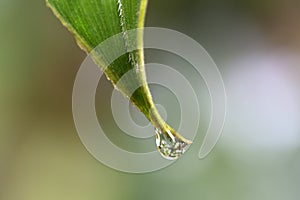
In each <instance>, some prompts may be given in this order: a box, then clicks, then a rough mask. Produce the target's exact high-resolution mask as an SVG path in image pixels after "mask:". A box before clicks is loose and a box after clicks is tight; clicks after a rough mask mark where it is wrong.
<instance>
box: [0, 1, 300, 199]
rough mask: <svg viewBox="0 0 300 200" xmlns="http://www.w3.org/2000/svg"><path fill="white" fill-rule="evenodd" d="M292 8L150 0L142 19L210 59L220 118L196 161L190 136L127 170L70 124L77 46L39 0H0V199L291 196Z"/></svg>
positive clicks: (295, 145)
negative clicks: (161, 165) (171, 158)
mask: <svg viewBox="0 0 300 200" xmlns="http://www.w3.org/2000/svg"><path fill="white" fill-rule="evenodd" d="M299 10H300V2H299V1H297V0H295V1H292V0H288V1H284V0H279V1H269V0H263V1H257V0H255V1H251V0H246V1H236V0H227V1H218V0H214V1H198V0H190V1H184V0H176V1H175V0H164V1H160V0H150V1H149V7H148V15H147V20H146V25H147V26H159V27H166V28H171V29H174V30H177V31H180V32H183V33H185V34H187V35H189V36H191V37H192V38H194V39H196V40H197V41H198V42H200V43H201V44H202V45H203V46H204V47H205V48H206V50H207V51H208V52H209V53H210V55H211V56H212V57H213V59H214V60H215V62H216V63H217V65H218V66H219V68H220V71H221V73H222V75H223V76H224V82H225V86H226V88H227V94H228V118H227V122H226V125H225V129H224V133H223V136H222V137H221V140H220V141H219V143H218V145H217V146H216V148H215V149H214V151H213V152H212V153H211V154H210V155H209V157H207V158H206V159H204V160H198V159H197V157H196V155H197V151H198V149H197V148H199V146H195V147H194V146H193V147H192V148H191V151H190V152H188V155H187V156H186V157H183V158H182V159H180V160H179V161H178V162H176V163H175V164H173V165H172V166H170V167H168V168H165V169H163V170H160V171H157V172H152V173H148V174H126V173H122V172H119V171H116V170H113V169H110V168H109V167H106V166H105V165H103V164H101V163H100V162H98V161H97V160H95V159H94V158H93V157H92V156H91V155H90V154H89V153H88V152H87V151H86V149H85V147H84V146H83V145H82V144H81V142H80V139H79V137H78V135H77V132H76V130H75V127H74V123H73V118H72V109H71V105H72V87H73V82H74V79H75V75H76V72H77V70H78V69H79V66H80V64H81V62H82V61H83V59H84V58H85V53H84V52H82V51H81V50H80V49H79V48H78V47H77V45H76V43H75V41H74V39H73V37H72V36H71V35H70V34H69V33H68V31H67V30H66V29H65V28H63V27H62V25H61V24H60V22H59V21H58V20H57V19H56V18H55V17H54V15H53V14H52V13H51V11H50V10H49V9H48V8H47V7H46V5H45V2H43V1H16V0H1V1H0V27H1V29H0V44H1V45H0V199H1V200H40V199H43V200H47V199H49V200H53V199H56V200H68V199H70V200H77V199H78V200H82V199H89V200H94V199H95V200H96V199H110V200H117V199H120V200H121V199H122V200H126V199H128V200H135V199H144V200H148V199H149V200H150V199H151V200H152V199H157V200H163V199H203V200H215V199H222V200H227V199H228V200H248V199H249V200H250V199H251V200H253V199H259V200H260V199H261V200H266V199H272V200H277V199H278V200H282V199H289V200H298V199H299V196H300V192H299V187H300V155H299V153H300V125H299V124H300V123H299V120H300V106H299V104H300V103H299V102H300V101H299V100H300V92H299V91H300V86H299V85H300V79H299V78H300V60H299V53H300V23H299V21H300V12H299ZM146 53H147V52H146ZM156 54H157V52H156V53H153V52H152V53H151V52H149V53H148V55H146V57H147V58H148V59H149V60H151V59H153V60H155V59H158V58H159V56H156ZM167 58H168V55H165V56H162V59H165V60H167ZM166 62H167V61H166ZM178 62H179V61H178ZM258 65H259V66H258ZM262 69H263V70H262ZM274 74H275V75H274ZM257 76H259V77H260V78H258V79H257V80H258V81H256V79H255V80H253V78H255V77H256V78H257ZM261 76H262V77H261ZM274 76H275V78H274ZM274 79H275V81H274ZM252 81H253V82H252ZM102 82H103V84H104V86H103V87H104V89H103V90H107V91H110V90H111V89H112V87H111V85H110V84H109V83H108V82H107V81H105V80H102ZM265 83H266V85H265ZM274 83H277V85H276V84H274ZM253 85H254V86H253ZM154 89H155V88H154ZM251 89H253V90H251ZM256 89H259V90H260V91H261V92H255V90H256ZM157 91H159V90H157ZM157 95H158V96H159V93H158V94H157ZM157 98H159V97H157ZM265 99H268V101H265ZM105 102H106V101H105V100H103V99H101V98H100V97H99V104H98V105H97V106H98V107H99V110H100V111H99V112H100V113H101V105H102V107H103V106H104V107H105ZM241 102H242V103H241ZM175 104H176V103H175ZM175 104H174V105H175ZM176 105H177V104H176ZM268 106H269V107H268ZM106 107H107V106H106ZM266 107H267V108H266ZM261 108H263V109H261ZM173 109H175V108H173ZM106 112H109V111H103V112H102V114H101V115H104V116H105V115H106V114H107V115H109V113H106ZM270 117H271V118H270ZM272 117H274V118H272ZM100 118H101V117H100ZM206 118H208V117H207V116H206V117H205V114H204V121H203V122H202V124H204V125H203V129H204V128H205V126H207V125H205V122H206V121H207V120H205V119H206ZM103 120H104V122H102V123H105V124H113V123H112V122H111V121H110V120H108V119H103ZM105 120H107V121H105ZM175 126H176V125H175ZM108 128H109V126H108ZM111 130H115V129H114V128H111ZM116 130H117V129H116ZM111 132H114V131H111ZM199 134H200V135H201V134H202V136H200V139H199V140H201V137H202V138H203V133H201V131H200V133H199ZM110 137H111V138H112V141H118V137H117V136H110ZM119 140H120V139H119ZM120 145H123V146H126V142H124V141H123V143H122V142H120ZM128 148H129V149H130V147H128Z"/></svg>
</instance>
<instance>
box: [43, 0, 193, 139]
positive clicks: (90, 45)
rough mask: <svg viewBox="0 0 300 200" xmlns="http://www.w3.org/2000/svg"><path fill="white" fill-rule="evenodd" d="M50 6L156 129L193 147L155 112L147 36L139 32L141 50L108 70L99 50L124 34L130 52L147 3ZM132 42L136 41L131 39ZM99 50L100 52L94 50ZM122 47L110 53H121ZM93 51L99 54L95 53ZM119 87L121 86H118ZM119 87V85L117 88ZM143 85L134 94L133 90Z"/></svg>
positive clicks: (57, 2)
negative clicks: (146, 52)
mask: <svg viewBox="0 0 300 200" xmlns="http://www.w3.org/2000/svg"><path fill="white" fill-rule="evenodd" d="M46 1H47V5H48V6H49V7H50V8H51V9H52V11H53V12H54V14H55V15H56V16H57V17H58V18H59V19H60V21H61V22H62V23H63V25H64V26H66V27H67V28H68V30H69V31H70V32H71V33H72V34H73V35H74V37H75V38H76V41H77V43H78V44H79V46H80V47H81V48H82V49H83V50H85V51H86V52H87V53H92V56H93V59H94V60H95V62H96V63H97V64H98V65H99V66H100V68H102V69H103V70H104V72H105V74H106V76H107V78H108V79H109V80H111V82H112V83H113V84H114V85H115V86H116V87H117V88H118V89H119V90H120V91H121V92H122V93H123V94H124V95H125V96H126V97H128V98H130V101H131V102H132V103H133V104H134V105H136V106H137V107H138V109H139V110H140V111H141V112H143V113H144V115H145V116H146V117H147V118H148V120H149V121H150V122H151V123H152V124H153V125H154V127H156V128H158V129H160V130H162V131H163V132H165V131H166V130H169V131H171V132H172V133H173V135H175V136H176V137H178V138H179V139H181V140H183V141H185V142H187V143H190V141H188V140H186V139H184V138H183V137H181V136H180V135H179V134H178V133H176V132H175V131H174V130H173V129H172V128H171V127H170V126H168V125H167V124H166V123H165V122H164V121H163V119H162V118H161V117H160V115H159V114H158V112H157V109H156V108H155V105H154V103H153V100H152V97H151V94H150V90H149V88H148V85H147V82H146V75H145V70H144V56H143V54H144V53H143V48H142V47H143V33H142V31H138V32H137V34H136V35H135V37H136V38H133V40H134V42H135V43H134V44H135V45H137V48H135V49H138V50H134V51H131V52H128V53H126V54H124V55H122V56H120V57H119V58H117V59H116V60H114V61H113V62H112V63H110V64H109V66H108V67H107V68H103V65H105V64H106V63H105V59H104V58H103V57H101V54H103V52H101V51H100V50H97V48H96V47H97V46H98V45H99V44H100V43H102V42H103V41H105V40H106V39H108V38H110V37H111V36H114V35H116V34H119V33H123V34H124V35H123V36H124V37H123V45H124V47H125V48H126V46H127V45H128V44H127V43H129V42H130V41H129V38H128V37H129V36H128V35H126V31H128V30H131V29H136V28H143V27H144V19H145V13H146V7H147V0H46ZM131 40H132V38H131ZM95 48H96V50H94V49H95ZM118 48H119V46H118V45H116V46H115V47H114V46H112V47H111V48H110V51H112V52H113V51H117V50H118ZM93 51H95V52H94V53H93ZM134 68H136V69H137V70H133V71H136V73H134V74H133V75H131V76H130V77H129V78H127V79H126V81H122V82H121V83H118V81H119V80H120V79H121V77H123V76H124V75H125V74H126V73H127V72H128V71H130V70H132V69H134ZM117 83H118V84H117ZM116 84H117V85H116ZM137 84H138V85H139V86H140V85H141V86H140V87H138V89H136V90H135V91H134V92H133V93H132V94H131V93H130V91H131V90H130V89H131V88H132V86H135V85H137Z"/></svg>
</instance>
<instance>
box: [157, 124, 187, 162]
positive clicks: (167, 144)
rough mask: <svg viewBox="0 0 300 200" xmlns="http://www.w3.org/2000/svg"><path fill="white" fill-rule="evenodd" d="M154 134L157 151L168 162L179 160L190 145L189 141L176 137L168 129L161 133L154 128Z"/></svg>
mask: <svg viewBox="0 0 300 200" xmlns="http://www.w3.org/2000/svg"><path fill="white" fill-rule="evenodd" d="M155 132H156V136H155V137H156V147H157V150H158V151H159V153H160V154H161V155H162V156H163V157H164V158H166V159H168V160H176V159H177V158H179V157H180V156H181V155H182V154H184V152H185V151H186V150H187V149H188V148H189V146H190V145H191V143H192V142H191V141H188V140H184V139H182V138H180V137H178V136H176V135H175V134H173V133H172V131H171V130H169V129H167V130H165V131H162V130H161V129H159V128H156V129H155Z"/></svg>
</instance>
